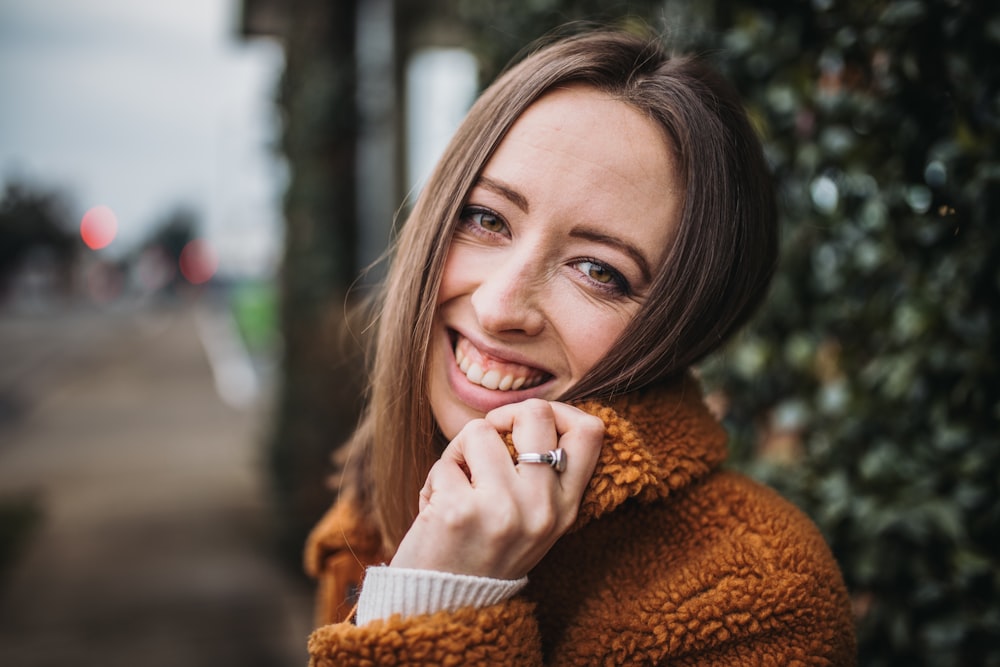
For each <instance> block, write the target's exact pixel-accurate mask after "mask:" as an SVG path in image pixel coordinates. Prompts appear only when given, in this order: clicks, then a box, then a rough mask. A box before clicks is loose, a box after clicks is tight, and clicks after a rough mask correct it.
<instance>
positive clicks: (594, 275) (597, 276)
mask: <svg viewBox="0 0 1000 667" xmlns="http://www.w3.org/2000/svg"><path fill="white" fill-rule="evenodd" d="M576 268H577V269H579V271H580V272H581V273H583V274H584V275H585V276H587V277H588V278H590V279H591V280H593V281H594V282H595V283H597V284H598V285H600V286H602V287H606V288H607V289H610V290H612V291H614V292H622V293H626V292H628V284H627V283H626V282H625V279H624V278H623V277H622V276H621V274H620V273H618V272H617V271H615V270H614V269H612V268H610V267H608V266H605V265H604V264H601V263H599V262H595V261H593V260H590V259H582V260H580V261H578V262H577V263H576Z"/></svg>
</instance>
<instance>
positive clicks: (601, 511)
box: [307, 378, 855, 666]
mask: <svg viewBox="0 0 1000 667" xmlns="http://www.w3.org/2000/svg"><path fill="white" fill-rule="evenodd" d="M579 407H580V408H581V409H583V410H585V411H587V412H590V413H592V414H596V415H598V416H600V417H601V419H603V420H604V423H605V425H606V427H607V429H606V432H607V436H606V440H605V444H604V448H603V450H602V453H601V457H600V461H599V463H598V465H597V469H596V471H595V474H594V477H593V479H592V481H591V483H590V485H589V487H588V489H587V491H586V493H585V495H584V499H583V502H582V505H581V509H580V514H579V517H578V520H577V523H576V524H575V526H574V530H573V531H571V532H570V533H568V534H567V535H565V536H564V537H563V538H562V539H561V540H560V541H559V542H558V543H557V544H556V545H555V547H553V549H552V550H551V551H550V552H549V554H548V555H546V557H545V558H544V559H543V560H542V562H541V563H539V565H538V566H537V567H536V568H535V569H534V570H533V571H532V572H531V573H530V574H529V579H530V582H529V584H528V586H527V588H526V589H525V590H524V591H523V593H522V594H521V595H519V596H517V597H515V598H513V599H511V600H508V601H506V602H504V603H501V604H498V605H494V606H492V607H488V608H485V609H471V608H469V609H461V610H459V611H457V612H450V613H449V612H439V613H437V614H433V615H426V616H417V617H411V618H406V619H403V618H399V617H393V618H391V619H388V620H387V621H383V622H376V623H372V624H369V625H366V626H364V627H361V628H359V627H356V626H354V625H352V624H350V623H349V622H342V623H335V624H330V625H325V626H323V627H321V628H319V629H318V630H316V631H315V632H314V633H313V635H312V638H311V640H310V644H309V650H310V656H311V659H312V663H311V664H313V665H317V666H318V665H335V664H336V665H376V664H379V665H381V664H397V665H403V664H435V665H450V664H454V665H469V664H491V665H529V666H530V665H537V666H541V665H720V664H721V665H851V664H854V661H855V657H854V635H853V621H852V618H851V613H850V604H849V600H848V597H847V592H846V590H845V588H844V584H843V581H842V579H841V576H840V572H839V570H838V568H837V565H836V563H835V562H834V560H833V558H832V556H831V555H830V552H829V550H828V548H827V546H826V544H825V543H824V541H823V539H822V537H821V536H820V534H819V532H818V531H817V530H816V528H815V526H814V525H813V524H812V522H811V521H810V520H809V519H808V518H807V517H806V516H805V515H803V514H802V513H801V512H800V511H799V510H797V509H796V508H795V507H794V506H792V505H791V504H790V503H788V502H786V501H785V500H783V499H782V498H780V497H779V496H778V495H777V494H776V493H774V492H773V491H771V490H769V489H767V488H765V487H763V486H761V485H760V484H758V483H756V482H754V481H752V480H750V479H748V478H746V477H743V476H741V475H738V474H736V473H731V472H723V471H720V470H719V466H720V464H721V463H722V461H723V460H724V459H725V433H724V431H723V429H722V428H721V427H720V426H719V424H718V423H717V422H716V421H715V420H714V419H713V418H712V417H711V415H710V414H709V412H708V410H707V409H706V408H705V406H704V404H703V403H702V400H701V394H700V390H699V388H698V386H697V384H696V383H695V382H694V381H693V380H691V379H690V378H685V379H684V380H682V381H679V382H677V383H675V384H674V385H672V386H670V387H667V388H658V389H652V390H649V391H645V392H641V393H635V394H630V395H628V396H625V397H622V398H620V399H618V400H616V401H614V402H612V403H610V404H604V403H600V402H584V403H580V404H579ZM330 517H333V518H330V519H329V521H328V522H324V523H321V526H322V531H320V532H321V533H323V535H314V539H313V540H312V541H311V542H310V548H312V549H314V550H315V549H317V548H318V547H319V545H322V549H321V557H320V556H317V555H315V554H314V555H313V557H314V558H318V560H314V561H313V562H316V563H321V564H322V566H321V567H320V580H321V582H322V581H324V580H326V581H327V582H328V583H329V581H331V580H335V581H336V582H337V584H338V586H340V587H341V588H342V587H343V586H342V584H343V582H342V581H341V580H342V579H343V576H344V575H343V574H340V575H338V574H336V572H335V570H336V567H332V566H334V565H336V562H337V561H336V559H337V558H338V557H342V556H343V551H344V550H345V549H348V548H351V549H353V551H352V552H351V553H352V556H351V557H352V558H353V559H355V560H356V561H357V562H359V563H362V562H368V563H372V562H376V561H377V558H378V557H379V556H378V555H377V548H376V549H375V550H373V551H371V552H368V553H367V554H366V553H364V552H362V551H360V550H359V549H358V548H357V546H358V545H357V544H352V543H350V541H349V540H347V541H345V539H344V536H345V535H348V536H349V535H351V534H353V532H352V531H360V534H362V535H363V536H370V534H371V533H370V531H366V530H364V529H361V528H359V527H360V526H366V525H368V522H367V521H366V519H365V518H364V517H362V516H360V515H358V513H357V512H356V511H353V510H352V508H351V507H350V506H347V507H345V503H341V504H340V506H339V507H338V508H335V509H334V510H333V513H332V514H331V515H330ZM324 535H325V536H326V537H324ZM331 535H333V536H335V537H333V538H331V537H329V536H331ZM362 541H365V540H362ZM365 543H366V544H367V542H365ZM335 544H341V545H342V548H341V551H339V552H338V551H336V550H332V551H331V548H332V547H333V545H335ZM367 558H371V560H366V559H367ZM307 560H308V558H307ZM327 565H330V567H327ZM338 586H334V588H335V589H336V588H337V587H338ZM328 587H329V586H328ZM329 616H330V615H329V614H327V617H329Z"/></svg>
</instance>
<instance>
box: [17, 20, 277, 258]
mask: <svg viewBox="0 0 1000 667" xmlns="http://www.w3.org/2000/svg"><path fill="white" fill-rule="evenodd" d="M237 5H238V3H237V2H236V1H235V0H171V1H170V2H162V1H161V2H153V1H152V0H0V91H2V93H0V95H2V97H0V181H3V182H7V181H10V180H13V179H19V180H29V181H31V182H33V183H37V184H39V186H41V187H54V188H58V189H62V190H65V191H66V192H67V193H68V194H69V195H70V196H71V199H70V201H71V203H72V204H73V207H74V208H73V212H74V215H75V216H76V217H77V219H79V218H81V217H82V216H83V213H84V212H85V211H86V210H87V209H88V208H90V207H92V206H97V205H105V206H108V207H110V208H111V209H112V210H114V211H115V213H116V214H117V217H118V222H119V227H120V232H119V237H118V239H116V241H115V242H114V243H113V244H112V246H111V247H110V248H109V252H110V253H111V254H114V253H115V252H116V251H117V252H118V253H121V252H123V251H125V250H128V249H130V248H131V247H133V246H134V245H135V244H136V243H138V242H139V241H141V240H142V239H143V238H145V236H146V235H147V234H149V232H150V230H151V229H152V228H153V227H154V226H155V225H156V224H157V223H158V222H160V221H162V220H163V218H164V217H165V216H166V215H167V214H168V213H169V211H170V210H171V209H172V208H175V207H177V206H181V205H184V206H189V207H193V208H194V209H195V210H196V211H198V212H199V214H200V215H201V216H202V220H203V231H204V232H205V235H206V236H207V237H208V239H209V240H210V241H211V242H212V243H213V244H214V245H216V247H217V249H218V252H219V254H220V258H221V266H220V269H222V270H224V271H225V270H228V271H230V272H242V271H246V270H249V269H252V268H254V267H259V266H261V265H262V264H263V265H267V264H269V263H273V261H274V260H275V259H276V258H277V257H278V256H279V254H280V253H279V250H278V245H279V244H280V240H279V239H280V222H279V209H280V196H281V190H282V188H283V184H282V179H283V172H282V168H281V164H280V162H279V161H278V160H277V158H276V157H275V156H274V153H273V150H272V148H271V146H272V144H273V143H274V141H275V140H276V137H277V132H278V130H277V125H276V112H275V109H274V107H273V104H272V102H271V100H272V99H273V96H274V93H275V89H276V84H277V81H278V77H279V76H280V71H281V66H282V63H281V51H280V48H279V47H278V46H277V45H276V44H274V43H272V42H270V41H265V40H254V41H251V42H242V41H240V40H239V39H238V37H237V28H236V26H237V23H238V7H237Z"/></svg>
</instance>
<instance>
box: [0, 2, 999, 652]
mask: <svg viewBox="0 0 1000 667" xmlns="http://www.w3.org/2000/svg"><path fill="white" fill-rule="evenodd" d="M573 21H582V22H596V23H597V24H600V25H611V26H616V27H621V28H624V29H639V27H640V26H642V25H648V26H652V27H653V28H654V29H655V30H657V31H659V32H661V33H662V34H663V35H664V38H665V39H667V40H668V41H669V42H670V43H671V44H672V45H674V46H675V47H676V48H678V49H680V50H693V51H696V52H699V53H701V54H703V55H704V56H705V57H707V58H709V59H710V60H711V61H713V62H714V63H715V64H716V65H717V66H718V67H719V68H720V69H721V70H722V71H723V72H725V74H726V75H727V76H729V77H730V78H731V80H733V82H734V83H735V84H736V85H737V87H738V88H739V89H740V91H741V93H742V94H743V96H744V99H745V101H746V104H747V108H748V110H749V112H750V114H751V116H752V118H753V120H754V122H755V124H756V126H757V127H758V129H759V130H760V132H761V135H762V136H763V138H764V140H765V143H766V147H767V154H768V159H769V162H770V165H771V168H772V169H773V171H774V173H775V175H776V177H777V180H778V185H779V189H780V195H781V202H782V217H783V227H784V235H783V244H784V255H783V261H782V265H781V266H780V267H779V272H778V276H777V278H776V281H775V285H774V288H773V290H772V293H771V296H770V299H769V301H768V304H767V305H766V307H765V308H764V309H763V311H762V312H761V313H760V315H759V316H758V317H757V318H756V319H755V321H754V322H753V323H752V325H751V327H750V328H749V329H748V330H747V331H746V332H745V333H743V334H742V335H740V336H739V337H738V339H737V340H735V341H734V342H733V343H732V344H731V345H729V346H728V347H727V348H726V350H724V351H723V352H722V353H720V354H718V355H716V356H715V357H714V358H712V359H710V360H708V361H707V362H706V363H705V364H704V365H703V367H702V368H701V369H699V370H700V372H701V374H702V377H703V379H704V382H705V384H706V387H707V389H708V390H709V400H710V403H711V405H712V407H713V408H714V409H715V410H716V411H717V412H718V414H719V415H720V416H721V418H722V419H723V421H724V423H725V425H726V426H727V428H728V429H729V431H730V433H731V434H732V451H733V456H732V461H731V465H733V466H735V467H739V468H742V469H744V470H746V471H748V472H749V473H750V474H752V475H754V476H756V477H758V478H761V479H763V480H765V481H767V482H768V483H770V484H772V485H774V486H776V487H777V488H779V489H780V490H781V491H782V492H783V493H785V494H786V495H787V496H788V497H790V498H791V499H792V500H794V501H795V502H796V503H797V504H799V505H800V506H801V507H802V508H803V509H805V511H807V512H808V513H809V514H810V515H811V516H812V517H813V518H814V519H815V520H816V522H817V523H818V525H819V526H820V528H821V529H822V530H823V532H824V534H825V535H826V537H827V539H828V540H829V541H830V544H831V546H832V548H833V550H834V553H835V555H836V556H837V558H838V560H839V562H840V563H841V566H842V569H843V572H844V576H845V579H846V580H847V583H848V587H849V588H850V590H851V593H852V598H853V600H854V608H855V614H856V618H857V623H858V637H859V651H860V655H859V658H860V663H861V664H862V665H896V664H899V665H904V664H905V665H1000V640H998V637H1000V558H998V552H1000V549H998V541H1000V500H998V489H1000V436H998V423H1000V375H998V364H997V354H998V351H1000V345H998V342H1000V341H998V333H997V331H998V326H997V320H998V311H997V303H998V297H1000V230H998V223H1000V220H998V214H1000V146H998V142H997V139H998V134H1000V85H998V84H1000V68H998V67H997V65H996V63H998V62H1000V6H997V4H996V3H994V2H988V1H987V0H982V1H959V0H811V1H810V2H805V1H802V0H798V1H792V0H769V1H767V2H764V1H763V0H659V1H657V2H653V1H638V0H637V1H632V2H598V1H597V0H576V1H571V0H523V1H521V2H514V1H501V0H494V1H491V2H471V1H467V0H427V1H423V2H416V1H414V0H355V1H353V2H352V1H349V0H345V1H343V2H329V1H325V2H320V1H318V0H289V1H285V2H279V1H278V0H242V1H240V0H215V1H201V2H199V1H196V0H183V1H178V2H173V3H148V2H126V1H125V0H88V2H86V3H83V2H74V1H73V0H34V1H33V2H27V1H20V2H19V1H17V0H0V90H2V91H3V98H2V102H0V192H2V194H0V197H2V199H0V664H4V665H19V666H20V665H63V664H67V663H70V662H72V663H73V664H78V665H91V664H93V665H97V664H100V665H118V664H122V665H124V664H135V663H136V662H137V661H140V660H141V661H142V663H143V664H145V665H161V664H162V665H180V664H182V665H202V664H204V665H208V664H212V665H220V664H226V665H229V664H232V665H237V664H239V665H290V664H304V662H305V660H306V655H305V637H306V636H307V634H308V632H309V630H310V628H311V618H310V617H311V600H310V585H309V583H308V582H306V581H305V580H304V578H303V577H302V575H301V574H300V567H299V560H300V551H301V545H302V543H303V541H304V539H305V534H306V532H307V531H308V529H309V527H310V526H311V525H312V524H313V522H314V521H315V520H316V519H317V518H318V516H319V515H320V514H321V513H322V512H323V510H324V509H325V508H326V507H327V506H328V505H329V503H330V502H331V500H332V499H333V496H334V494H333V491H332V490H331V484H330V479H329V478H330V475H331V470H332V466H331V462H330V457H331V453H332V452H333V451H334V450H335V449H336V447H337V445H338V444H339V443H340V442H341V441H342V440H343V439H344V438H345V437H346V435H347V434H348V433H349V432H350V430H351V428H352V426H353V424H354V420H355V419H356V414H357V411H358V409H359V397H360V395H361V391H362V387H361V382H360V372H359V369H360V356H359V351H358V342H357V340H358V337H359V335H360V334H359V332H360V330H361V328H362V327H359V326H358V325H357V323H351V322H349V321H348V318H349V316H348V313H349V312H350V309H351V306H352V305H353V304H354V303H356V302H357V300H359V299H361V298H363V297H364V295H365V294H366V293H367V292H368V291H369V288H370V287H371V286H372V285H373V284H374V283H376V282H377V280H378V279H379V277H380V276H381V274H382V269H381V267H380V265H378V264H377V263H375V262H376V260H377V259H378V258H379V257H380V255H381V254H382V253H383V251H384V249H385V247H386V244H387V242H388V240H389V238H390V236H391V230H392V226H393V224H394V220H395V219H396V218H397V217H399V218H400V219H402V215H404V214H405V210H406V207H407V205H408V202H410V201H412V196H413V193H415V192H416V191H418V190H419V188H420V185H421V183H422V179H423V178H425V177H426V175H427V173H428V171H429V168H430V165H432V164H433V162H434V160H435V158H436V156H437V155H438V153H439V151H440V150H441V148H442V146H443V143H444V142H445V141H447V138H448V137H449V136H450V133H451V132H452V131H453V129H454V127H455V126H456V125H457V123H458V122H459V120H460V119H461V117H462V115H463V114H464V112H465V110H466V109H467V108H468V105H469V104H470V103H471V101H472V100H473V99H474V97H475V95H476V94H477V92H478V91H479V90H481V89H482V87H483V86H485V85H486V84H488V82H489V81H491V80H492V78H493V77H494V76H495V75H496V74H497V72H498V71H499V70H500V69H501V68H502V67H503V65H504V64H505V63H506V62H507V61H508V60H509V59H510V58H511V57H512V56H514V55H515V54H516V53H517V52H518V51H519V50H520V49H521V48H523V47H524V46H525V45H526V44H527V43H529V42H530V41H532V40H533V39H535V38H537V37H539V36H540V35H543V34H545V33H548V32H550V31H552V30H555V29H557V28H558V27H559V26H564V25H565V24H567V23H568V22H573ZM566 30H567V29H566V28H562V31H563V32H565V31H566ZM570 30H571V29H570Z"/></svg>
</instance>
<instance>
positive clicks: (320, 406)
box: [270, 0, 361, 560]
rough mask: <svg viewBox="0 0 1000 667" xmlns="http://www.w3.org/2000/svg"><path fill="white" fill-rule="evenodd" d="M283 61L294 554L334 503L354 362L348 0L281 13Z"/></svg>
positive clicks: (286, 500)
mask: <svg viewBox="0 0 1000 667" xmlns="http://www.w3.org/2000/svg"><path fill="white" fill-rule="evenodd" d="M285 11H286V15H285V21H286V22H287V23H286V25H285V30H284V43H285V44H284V46H285V58H286V66H285V73H284V76H283V79H282V81H281V87H280V91H279V95H278V105H279V108H280V109H281V112H282V117H283V118H282V120H283V135H282V151H283V153H284V155H285V157H286V159H287V161H288V166H289V183H288V189H287V191H286V194H285V202H284V212H285V234H286V237H285V255H284V262H283V268H282V274H281V285H280V290H281V304H282V311H281V331H282V335H283V338H284V341H283V342H284V356H283V361H282V363H283V368H282V380H283V386H282V387H281V388H280V394H279V397H278V402H277V406H276V411H277V412H276V416H275V420H274V432H273V434H272V440H271V443H270V458H271V464H272V469H273V473H274V480H275V484H276V492H277V500H278V503H279V507H278V512H279V518H280V521H281V530H282V542H283V545H282V547H283V550H284V551H286V552H287V553H288V555H289V557H290V558H293V559H295V560H297V559H298V557H299V554H300V552H301V548H302V544H303V540H304V537H305V535H306V534H307V532H308V530H309V529H310V528H311V527H312V525H313V524H314V523H315V521H316V520H317V518H318V517H319V515H320V513H321V512H322V511H323V510H324V509H325V507H326V506H327V505H328V504H329V502H330V500H331V499H332V493H331V492H330V490H329V484H328V483H327V480H326V477H327V476H328V475H329V473H330V469H331V468H330V465H329V457H330V452H331V451H332V450H333V449H334V448H335V447H336V446H337V445H338V444H339V443H341V442H342V441H343V440H344V439H345V438H346V437H347V435H348V434H349V433H350V431H351V430H352V429H353V427H354V424H355V421H356V414H357V410H358V403H359V397H360V391H359V387H360V383H361V378H360V376H359V375H360V373H359V372H358V370H357V368H356V362H357V359H356V358H355V356H354V355H353V354H352V353H351V352H350V351H349V350H345V349H344V348H343V347H342V346H340V345H339V344H338V343H339V341H338V335H339V332H340V331H341V330H342V328H341V325H340V324H339V323H340V322H341V320H342V317H341V316H342V314H343V313H344V306H345V304H344V301H345V298H346V297H345V295H346V292H347V289H348V286H349V285H350V284H351V281H352V280H353V279H354V277H355V275H356V273H357V267H356V266H355V247H356V238H357V223H356V215H355V208H356V202H355V191H356V188H355V181H356V178H355V143H356V134H357V128H358V122H357V117H356V116H357V114H356V111H355V90H356V80H355V79H356V75H355V13H356V6H355V3H353V2H322V1H318V0H298V1H297V2H295V3H291V4H290V5H289V6H287V7H286V10H285Z"/></svg>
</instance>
